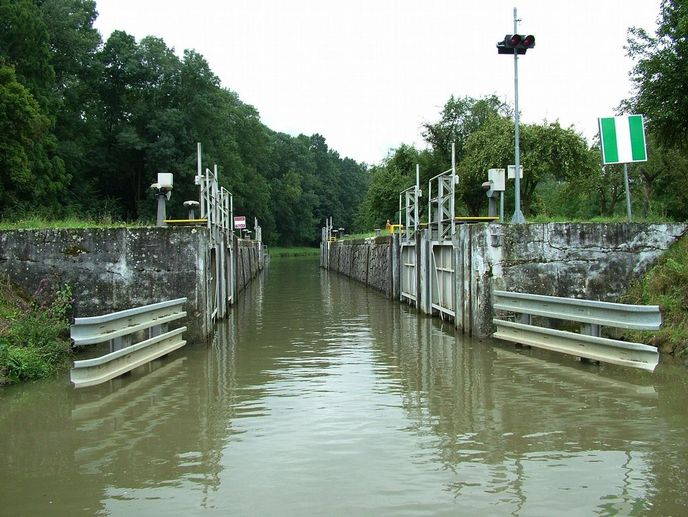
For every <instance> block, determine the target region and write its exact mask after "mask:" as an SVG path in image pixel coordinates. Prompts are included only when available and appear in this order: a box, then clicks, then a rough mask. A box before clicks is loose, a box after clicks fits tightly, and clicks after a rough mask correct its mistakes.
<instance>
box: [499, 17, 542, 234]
mask: <svg viewBox="0 0 688 517" xmlns="http://www.w3.org/2000/svg"><path fill="white" fill-rule="evenodd" d="M518 22H519V19H518V16H517V13H516V8H515V7H514V33H513V34H507V35H506V36H504V39H503V40H502V41H499V42H497V53H498V54H509V55H511V54H513V56H514V140H515V145H514V161H515V162H516V170H517V171H518V170H521V169H520V165H521V150H520V147H519V113H518V56H519V54H525V53H526V51H527V50H528V49H531V48H533V47H534V46H535V36H533V35H532V34H528V35H525V36H524V35H522V34H518ZM515 189H516V194H515V207H514V215H513V217H512V219H511V222H512V223H516V224H523V223H525V222H526V218H525V217H524V216H523V212H521V181H520V178H519V175H518V174H516V184H515Z"/></svg>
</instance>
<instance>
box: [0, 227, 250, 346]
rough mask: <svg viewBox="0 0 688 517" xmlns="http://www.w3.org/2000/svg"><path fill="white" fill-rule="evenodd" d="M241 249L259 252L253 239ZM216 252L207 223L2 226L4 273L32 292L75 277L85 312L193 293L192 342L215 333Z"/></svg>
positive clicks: (78, 310) (80, 310) (80, 312)
mask: <svg viewBox="0 0 688 517" xmlns="http://www.w3.org/2000/svg"><path fill="white" fill-rule="evenodd" d="M254 247H255V246H254ZM238 249H239V250H242V249H243V250H244V251H240V252H239V253H237V254H236V255H237V257H242V256H243V255H246V254H249V253H251V252H250V245H249V246H247V245H244V246H241V245H240V246H238ZM211 254H212V251H211V247H210V239H209V232H208V230H207V228H188V227H167V228H87V229H47V230H12V231H0V272H2V273H5V274H6V275H7V276H8V277H9V279H10V281H11V282H13V283H14V284H17V285H18V286H20V287H21V288H22V289H23V290H25V291H26V292H27V293H29V294H30V293H34V292H36V291H37V290H38V289H39V287H40V286H41V285H44V284H45V283H46V282H48V283H50V284H52V285H54V286H58V285H62V284H65V283H68V284H70V285H71V287H72V292H73V297H74V312H75V316H77V317H85V316H95V315H100V314H107V313H110V312H114V311H119V310H124V309H129V308H132V307H138V306H142V305H148V304H150V303H155V302H160V301H164V300H170V299H174V298H180V297H186V298H187V299H188V301H187V304H186V312H187V314H188V316H187V318H186V319H185V320H181V321H180V325H186V326H187V327H188V331H187V333H186V334H185V335H186V338H187V340H189V342H194V341H196V342H197V341H204V340H205V339H206V338H207V337H208V335H209V334H210V333H211V332H212V321H211V319H210V317H209V315H208V307H209V300H208V290H207V288H206V287H207V285H208V282H209V281H210V280H211V278H214V273H212V272H211V271H210V269H211V262H212V255H211ZM258 267H260V266H259V265H257V264H256V265H254V266H251V268H252V271H255V270H256V268H258ZM237 273H238V270H237ZM242 274H244V273H243V272H242ZM252 274H253V273H249V274H246V278H247V279H248V280H247V281H249V280H250V278H253V276H255V274H253V276H251V275H252ZM244 285H245V284H244Z"/></svg>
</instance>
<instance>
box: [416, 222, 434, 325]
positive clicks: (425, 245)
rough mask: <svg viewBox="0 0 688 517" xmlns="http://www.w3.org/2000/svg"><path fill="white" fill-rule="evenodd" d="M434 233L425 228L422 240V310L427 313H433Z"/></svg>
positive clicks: (420, 294)
mask: <svg viewBox="0 0 688 517" xmlns="http://www.w3.org/2000/svg"><path fill="white" fill-rule="evenodd" d="M431 239H432V233H431V230H430V229H426V230H423V235H422V236H421V240H420V264H419V266H420V292H419V293H418V295H419V296H420V310H421V311H422V312H423V313H425V314H432V298H431V293H432V291H431V290H430V267H431V264H432V263H431V260H432V257H431V256H430V254H431V253H432V241H431Z"/></svg>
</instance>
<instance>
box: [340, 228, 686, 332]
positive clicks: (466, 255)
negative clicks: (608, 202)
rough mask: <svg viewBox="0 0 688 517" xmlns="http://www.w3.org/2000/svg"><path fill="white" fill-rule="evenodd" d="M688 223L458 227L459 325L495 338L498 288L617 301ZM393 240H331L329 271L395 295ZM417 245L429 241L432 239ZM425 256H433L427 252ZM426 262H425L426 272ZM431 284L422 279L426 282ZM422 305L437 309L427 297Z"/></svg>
mask: <svg viewBox="0 0 688 517" xmlns="http://www.w3.org/2000/svg"><path fill="white" fill-rule="evenodd" d="M687 228H688V225H686V224H640V223H625V224H593V223H580V224H570V223H549V224H526V225H501V224H466V225H460V226H459V227H458V228H457V232H456V234H455V235H454V239H453V246H454V253H455V261H454V263H455V264H456V282H457V285H456V290H455V293H456V297H455V298H456V300H455V308H456V319H455V323H456V325H457V327H459V328H461V329H462V330H463V331H465V332H468V333H471V334H474V335H477V336H487V335H490V334H491V333H492V331H493V326H492V318H493V310H492V290H493V289H499V290H505V291H517V292H524V293H533V294H545V295H553V296H563V297H572V298H586V299H590V300H601V301H618V299H619V297H621V296H622V295H624V294H625V293H626V290H627V288H628V286H629V285H630V283H631V282H632V281H633V280H635V279H637V278H638V277H640V276H641V275H642V274H643V273H644V272H645V271H646V270H647V269H648V268H649V267H650V266H651V265H652V264H653V263H654V262H655V261H656V260H657V259H658V258H659V257H660V256H661V255H662V253H664V251H665V250H666V249H668V248H669V246H671V245H672V244H673V243H674V242H675V241H676V240H677V239H678V238H679V237H680V236H681V235H683V234H684V233H685V232H686V229H687ZM392 242H393V241H392V238H391V237H377V238H374V239H365V240H356V241H338V242H333V243H329V244H330V245H329V251H328V266H329V269H331V270H333V271H337V272H339V273H341V274H344V275H346V276H349V277H351V278H353V279H355V280H358V281H359V282H362V283H364V284H366V285H369V286H371V287H374V288H376V289H378V290H380V291H382V292H384V293H385V294H386V295H387V296H388V297H390V298H394V299H397V297H398V292H397V291H398V289H395V288H394V287H393V281H392V278H393V276H392V272H391V269H392V263H393V260H392V257H393V253H394V246H393V244H392ZM419 245H420V246H426V247H427V246H429V244H428V241H427V238H426V240H421V242H419V243H417V246H419ZM421 256H424V257H426V260H429V258H427V257H428V255H427V253H425V254H421ZM395 263H396V264H397V267H399V266H398V264H399V261H398V260H396V262H395ZM428 267H429V266H428V265H427V264H426V265H423V264H419V271H420V276H421V277H424V275H423V271H424V270H427V268H428ZM397 278H398V273H397ZM427 281H428V280H427V279H424V278H421V283H422V282H427ZM419 293H420V296H421V298H422V297H423V296H425V297H426V298H427V293H428V290H427V287H426V286H425V285H421V286H420V289H419ZM424 303H426V306H425V309H423V307H424V305H423V304H424ZM419 306H420V307H421V310H425V311H426V312H430V311H431V309H430V308H429V307H430V305H429V304H428V303H427V300H426V301H425V302H424V301H423V300H421V302H420V303H419Z"/></svg>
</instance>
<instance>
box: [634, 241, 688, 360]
mask: <svg viewBox="0 0 688 517" xmlns="http://www.w3.org/2000/svg"><path fill="white" fill-rule="evenodd" d="M623 301H624V302H626V303H634V304H644V305H659V306H660V308H661V311H662V322H663V323H662V328H661V329H660V330H659V331H657V332H636V333H633V335H632V336H630V337H631V338H632V339H633V340H634V341H639V342H642V343H650V344H653V345H655V346H657V347H658V348H659V349H660V351H661V352H663V353H665V354H672V355H674V356H675V357H677V358H679V359H680V360H681V361H682V362H683V363H684V364H686V365H688V235H684V236H683V237H682V238H681V239H680V240H679V241H678V242H676V243H675V244H674V245H673V246H672V247H671V248H670V249H669V250H668V251H667V252H666V253H665V254H664V255H663V256H662V258H661V259H660V260H659V261H658V263H657V264H655V266H654V267H652V268H651V269H650V270H649V271H648V272H647V273H646V274H645V276H644V277H643V278H642V279H641V280H640V281H638V282H637V283H635V284H634V285H632V286H631V288H630V289H629V292H628V294H627V296H626V297H625V298H624V300H623Z"/></svg>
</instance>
